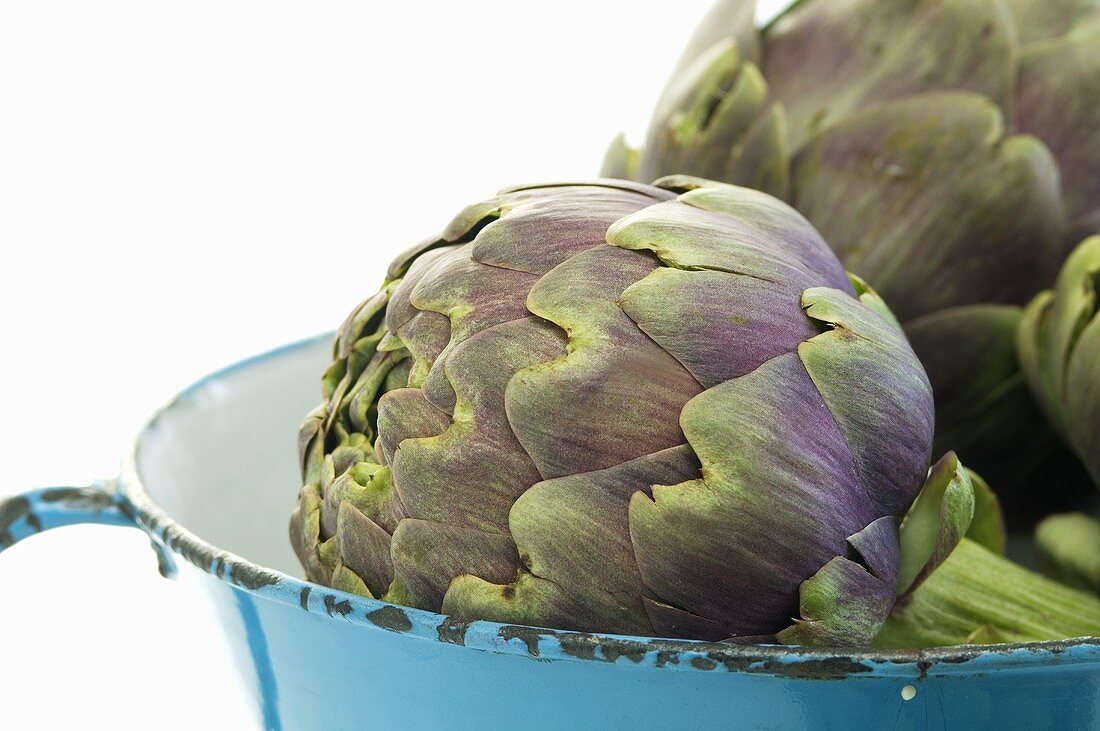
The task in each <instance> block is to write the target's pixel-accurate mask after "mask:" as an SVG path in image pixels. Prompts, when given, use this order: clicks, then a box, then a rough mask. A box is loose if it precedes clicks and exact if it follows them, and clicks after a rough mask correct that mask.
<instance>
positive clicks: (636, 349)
mask: <svg viewBox="0 0 1100 731" xmlns="http://www.w3.org/2000/svg"><path fill="white" fill-rule="evenodd" d="M678 193H679V194H678ZM853 281H855V285H853ZM323 392H324V402H323V403H322V404H321V406H320V407H319V408H318V409H316V410H315V411H314V412H313V413H312V414H310V415H309V417H308V418H307V420H306V421H305V423H304V425H303V427H302V431H301V441H300V445H301V457H302V468H303V474H304V478H305V483H306V484H305V487H304V488H303V489H302V492H301V497H300V502H299V505H298V507H297V509H296V510H295V512H294V515H293V518H292V521H291V536H292V540H293V543H294V547H295V550H296V552H297V554H298V556H299V558H300V559H301V561H302V563H303V565H304V566H305V567H306V572H307V574H308V577H309V578H310V579H311V580H313V581H316V582H319V583H322V584H327V585H330V586H333V587H336V588H340V589H344V590H347V591H352V592H356V593H359V594H363V595H367V596H372V597H375V598H381V599H385V600H388V601H393V602H397V603H400V604H405V605H410V606H415V607H420V608H423V609H428V610H432V611H436V612H444V613H447V614H449V615H453V616H456V617H459V618H464V619H475V618H483V619H490V620H497V621H502V622H510V623H521V624H531V625H541V626H550V627H557V628H565V629H576V630H586V631H602V632H619V633H630V634H637V635H660V636H674V637H693V638H707V639H725V638H740V639H741V640H743V641H751V640H760V639H769V640H772V639H774V638H776V637H778V638H779V639H780V640H781V641H785V642H792V643H805V644H813V643H866V642H869V641H870V640H871V639H872V638H873V637H874V635H875V633H876V632H877V630H878V628H879V627H880V626H881V624H882V622H883V621H884V620H885V618H886V616H887V614H888V612H889V611H890V609H891V607H892V605H893V602H894V594H895V589H896V586H897V581H898V561H899V559H898V550H899V549H898V534H897V522H898V518H899V517H900V516H901V515H903V514H904V513H905V511H906V509H907V508H908V506H909V505H910V503H911V502H912V501H913V499H914V497H915V495H916V494H917V491H918V489H919V488H920V486H921V483H922V481H923V480H924V477H925V473H926V469H927V466H928V460H929V455H930V450H931V439H932V418H933V415H932V398H931V392H930V387H929V384H928V381H927V378H926V377H925V374H924V371H923V369H922V368H921V366H920V364H919V362H918V361H917V359H916V357H915V355H914V354H913V352H912V350H911V349H910V347H909V344H908V342H907V341H906V339H905V337H904V336H903V335H902V333H901V332H900V330H899V328H898V327H897V325H896V322H895V321H894V320H893V318H892V316H891V315H890V313H889V311H888V310H887V309H886V308H885V306H884V305H883V304H882V302H881V300H879V299H878V298H877V296H876V295H874V294H873V293H872V292H870V291H869V290H867V289H866V288H865V287H864V286H863V285H862V284H861V283H860V282H859V280H850V279H849V276H848V275H846V274H845V272H844V270H843V268H842V267H841V265H840V263H839V262H838V261H837V259H836V257H835V256H834V255H833V253H832V252H831V251H830V250H829V248H828V246H827V245H826V244H825V242H824V241H822V239H821V237H820V236H819V235H818V234H817V232H816V231H815V230H814V229H813V228H812V227H811V226H810V224H809V223H807V221H806V220H805V219H804V218H802V216H800V215H799V214H798V213H796V212H795V211H794V210H792V209H791V208H789V207H788V206H786V205H785V204H783V203H781V202H780V201H778V200H776V199H774V198H771V197H770V196H767V195H765V194H762V193H759V192H755V191H751V190H748V189H744V188H738V187H734V186H729V185H723V184H717V183H710V182H707V181H700V180H695V179H687V178H678V179H672V180H669V181H665V182H664V184H661V185H658V186H656V187H654V186H649V185H640V184H632V183H627V182H621V181H602V182H595V183H568V184H557V185H542V186H529V187H521V188H514V189H509V190H506V191H504V192H503V193H501V194H500V195H499V196H498V197H496V198H493V199H491V200H488V201H485V202H483V203H478V204H475V205H473V206H470V207H468V208H467V209H465V210H464V211H463V212H462V213H460V214H459V215H458V217H457V218H455V219H454V221H452V222H451V224H450V225H449V226H448V227H447V228H446V230H445V231H444V232H443V234H442V235H441V236H439V237H437V238H432V239H429V240H428V241H427V242H425V243H424V244H422V245H420V246H417V247H415V248H414V249H412V250H411V251H409V252H408V253H406V254H404V255H402V256H401V257H399V258H398V259H397V260H396V261H395V262H394V263H393V264H392V265H391V267H390V270H389V278H388V280H387V282H386V284H385V285H384V286H383V288H382V290H381V291H380V292H379V293H378V294H376V295H375V296H373V297H372V298H370V299H369V300H367V301H366V302H364V303H363V304H362V305H360V306H359V307H358V308H357V309H356V310H355V311H354V312H353V313H352V315H351V316H350V318H349V319H348V320H347V322H346V323H345V324H344V326H343V327H342V328H341V330H340V332H339V335H338V338H337V342H336V347H335V362H334V364H333V365H332V367H331V368H330V369H329V371H328V372H327V373H326V375H325V377H324V379H323Z"/></svg>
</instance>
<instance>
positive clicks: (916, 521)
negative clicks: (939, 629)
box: [897, 452, 975, 599]
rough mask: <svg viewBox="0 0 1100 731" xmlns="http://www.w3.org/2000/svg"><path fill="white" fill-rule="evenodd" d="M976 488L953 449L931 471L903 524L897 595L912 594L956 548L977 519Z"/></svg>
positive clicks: (899, 534)
mask: <svg viewBox="0 0 1100 731" xmlns="http://www.w3.org/2000/svg"><path fill="white" fill-rule="evenodd" d="M974 503H975V500H974V487H973V484H972V483H971V480H970V474H969V473H968V472H967V471H966V470H965V469H964V468H963V466H962V464H960V463H959V459H958V457H956V456H955V453H954V452H948V453H947V454H946V455H944V456H943V458H941V459H940V461H939V462H937V463H936V464H935V465H933V466H932V468H931V469H930V470H929V473H928V479H927V480H925V482H924V486H923V487H922V488H921V491H920V493H919V494H918V495H917V499H916V500H915V501H914V502H913V505H912V507H911V508H909V512H908V513H907V514H906V516H905V519H904V520H903V521H902V523H901V529H900V530H899V533H898V540H899V543H900V545H901V566H900V569H899V572H898V588H897V593H898V597H899V598H902V599H904V598H905V597H906V596H908V595H909V594H911V593H912V592H913V591H914V590H915V589H916V588H917V587H918V586H920V585H921V583H922V582H923V581H924V580H925V579H926V578H928V576H929V575H930V574H931V573H932V572H933V571H935V570H936V568H937V567H939V565H940V564H942V563H943V562H944V560H945V559H946V558H947V557H948V555H950V553H951V552H952V551H953V550H955V546H957V545H958V544H959V541H960V540H962V538H963V536H965V535H966V532H967V530H968V529H969V528H970V523H971V521H972V520H973V519H974Z"/></svg>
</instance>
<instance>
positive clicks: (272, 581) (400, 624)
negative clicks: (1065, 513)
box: [115, 333, 1100, 679]
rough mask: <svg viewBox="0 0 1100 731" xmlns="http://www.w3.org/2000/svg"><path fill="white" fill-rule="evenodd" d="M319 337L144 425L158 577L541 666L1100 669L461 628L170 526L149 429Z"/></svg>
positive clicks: (1042, 651) (1000, 655)
mask: <svg viewBox="0 0 1100 731" xmlns="http://www.w3.org/2000/svg"><path fill="white" fill-rule="evenodd" d="M333 337H334V334H333V333H325V334H323V335H318V336H315V337H312V338H307V339H305V340H300V341H298V342H295V343H291V344H288V345H284V346H282V347H279V348H276V349H274V350H271V351H268V352H266V353H262V354H260V355H256V356H253V357H251V358H247V359H245V360H243V361H240V362H237V363H235V364H233V365H230V366H228V367H226V368H223V369H221V370H218V371H216V372H214V373H212V374H210V375H208V376H206V377H204V378H202V379H200V380H198V381H196V382H195V383H194V384H192V385H191V386H189V387H188V388H186V389H184V390H183V391H181V392H180V393H179V394H177V395H176V396H175V397H174V398H172V400H170V401H169V402H168V403H167V404H165V405H164V406H162V407H161V408H160V409H158V410H157V411H156V412H155V413H154V414H153V415H152V416H151V417H150V418H149V420H148V421H147V422H146V423H145V425H144V426H143V427H142V429H141V431H140V432H139V434H138V437H137V439H135V440H134V443H133V446H132V448H131V450H130V452H129V454H128V455H127V457H126V459H125V460H124V462H123V466H122V471H121V474H120V476H119V478H118V485H117V488H118V490H117V493H116V494H115V499H116V500H117V501H118V504H119V509H120V510H121V511H122V512H123V513H124V514H127V515H128V516H129V517H132V518H133V520H134V521H135V522H136V523H137V524H138V525H139V526H140V527H141V528H142V529H143V530H144V531H145V532H146V533H148V534H149V535H150V536H151V537H152V539H153V541H154V546H155V547H156V548H157V549H158V553H159V554H160V558H161V566H162V571H163V570H166V569H165V567H166V566H169V565H170V564H171V561H170V560H169V554H174V555H175V556H178V557H179V558H183V559H185V560H186V561H188V562H189V563H191V564H193V565H194V566H196V567H198V568H199V569H201V570H202V571H204V572H206V573H208V574H211V575H212V576H214V577H216V578H217V579H219V580H222V581H225V582H228V583H229V584H231V585H233V586H234V587H237V588H238V589H240V590H243V591H247V592H248V593H250V594H253V595H255V596H258V597H261V598H263V599H266V600H269V601H274V602H278V603H281V604H285V605H287V606H288V607H294V608H297V609H299V610H301V611H305V612H309V613H311V614H314V615H319V616H321V617H324V618H327V619H329V620H331V621H339V622H346V623H349V624H353V625H359V626H361V627H362V628H363V631H365V632H371V631H377V632H394V633H400V634H403V635H406V636H408V637H409V638H410V639H417V640H427V641H434V642H443V643H447V644H451V645H459V646H463V647H466V648H469V649H471V650H478V651H483V652H493V653H501V654H508V655H522V656H527V657H532V658H538V659H542V660H571V661H581V660H597V661H601V662H605V663H616V662H619V661H620V660H621V659H622V658H626V660H627V662H625V663H624V664H626V665H636V666H649V667H659V668H674V669H677V670H687V671H711V670H715V669H717V668H725V669H726V670H729V671H738V672H749V673H763V674H768V675H777V676H784V677H794V678H803V679H839V678H845V677H849V676H853V675H854V676H859V675H863V676H867V675H890V676H899V677H913V676H914V675H917V676H919V677H924V676H926V675H928V674H935V675H950V674H959V673H963V672H966V673H972V672H974V671H975V670H978V669H979V668H980V669H981V671H983V672H984V671H989V670H996V669H998V668H1000V667H1004V668H1007V667H1009V666H1011V667H1012V668H1014V669H1019V668H1021V667H1023V666H1032V665H1045V664H1049V663H1051V662H1052V661H1054V660H1055V659H1057V661H1058V662H1059V664H1064V663H1067V662H1069V663H1089V664H1095V665H1097V667H1098V669H1100V638H1097V637H1087V638H1078V639H1072V640H1059V641H1051V642H1034V643H1016V644H1000V645H958V646H952V647H942V648H931V649H926V650H858V649H857V650H853V649H848V648H803V647H795V646H789V645H731V644H725V643H718V642H704V641H700V640H676V639H661V638H652V637H637V636H625V635H603V634H593V633H588V632H575V631H564V630H555V629H548V628H538V627H525V626H519V625H507V624H499V623H496V622H487V621H463V620H458V619H455V618H452V617H447V616H445V615H442V614H436V613H435V612H429V611H426V610H422V609H414V608H411V607H403V606H399V605H396V604H391V603H389V602H384V601H380V600H376V599H369V598H367V597H362V596H357V595H354V594H348V593H346V592H342V591H338V590H335V589H330V588H329V587H326V586H322V585H320V584H314V583H312V582H309V581H305V580H302V579H299V578H295V577H293V576H290V575H288V574H285V573H283V572H281V571H277V570H275V569H270V568H266V567H264V566H260V565H258V564H255V563H253V562H251V561H249V560H248V559H246V558H244V557H242V556H238V555H236V554H233V553H230V552H229V551H225V550H222V549H220V548H218V547H217V546H215V545H213V544H211V543H209V542H207V541H205V540H203V539H202V538H200V537H199V536H197V535H195V534H194V533H192V532H191V531H189V530H188V529H187V528H185V527H184V526H182V525H180V524H179V523H178V522H176V521H175V520H174V519H173V518H172V517H170V516H169V515H168V514H167V513H166V512H165V511H164V510H163V509H162V508H161V507H160V506H159V505H158V504H157V503H156V502H155V501H154V500H153V498H152V497H151V495H150V494H149V492H148V491H147V490H146V489H145V485H144V483H143V481H142V478H141V474H140V471H139V470H138V466H137V465H138V462H137V454H138V450H139V449H140V447H141V444H142V441H143V438H144V436H145V434H146V433H147V432H148V431H149V429H150V428H151V427H152V426H153V425H154V424H156V423H157V421H159V420H160V419H162V418H170V416H171V413H172V411H173V409H174V408H175V407H176V406H177V405H178V404H180V403H182V402H183V401H185V400H187V399H188V398H189V397H190V396H192V395H193V394H194V393H196V392H197V391H199V390H200V389H202V388H204V387H206V386H209V385H210V384H211V383H213V382H216V381H218V380H219V379H221V378H223V377H225V376H227V375H229V374H231V373H234V372H236V371H239V370H243V369H246V368H248V367H249V366H252V365H255V364H256V363H259V362H262V361H267V360H270V359H272V358H276V357H278V356H280V355H283V354H285V353H288V352H293V351H295V350H300V349H303V348H308V347H310V346H313V345H316V344H317V343H319V342H321V341H326V340H329V341H331V340H332V338H333Z"/></svg>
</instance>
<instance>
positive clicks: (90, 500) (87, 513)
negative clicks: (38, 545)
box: [0, 482, 174, 576]
mask: <svg viewBox="0 0 1100 731" xmlns="http://www.w3.org/2000/svg"><path fill="white" fill-rule="evenodd" d="M88 523H92V524H97V523H98V524H100V525H121V526H128V527H131V528H139V529H140V526H139V525H138V523H137V520H136V519H135V518H134V514H133V511H132V510H131V509H130V505H129V503H128V502H127V501H126V500H125V499H124V498H123V497H122V495H121V494H120V493H119V492H118V490H116V489H115V486H114V484H113V483H111V482H106V483H100V484H97V485H90V486H88V487H43V488H39V489H37V490H29V491H27V492H24V493H21V494H18V495H12V496H10V497H6V498H3V499H0V552H2V551H4V550H5V549H7V548H10V547H11V546H13V545H15V544H16V543H18V542H19V541H21V540H23V539H24V538H27V537H29V536H33V535H35V534H36V533H42V532H43V531H48V530H52V529H54V528H63V527H65V526H67V525H79V524H88ZM152 544H153V549H154V550H155V552H156V554H157V566H158V568H159V569H160V573H161V574H162V575H164V576H171V575H172V574H173V573H174V571H173V566H172V563H171V559H170V558H169V557H168V555H167V554H166V552H165V551H164V549H163V547H162V546H161V545H160V544H159V543H157V542H156V541H152Z"/></svg>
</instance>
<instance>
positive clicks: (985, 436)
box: [604, 0, 1100, 498]
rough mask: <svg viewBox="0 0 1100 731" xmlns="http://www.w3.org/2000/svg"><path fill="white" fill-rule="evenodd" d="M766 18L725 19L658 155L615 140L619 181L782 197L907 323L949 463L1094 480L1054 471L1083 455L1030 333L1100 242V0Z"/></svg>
mask: <svg viewBox="0 0 1100 731" xmlns="http://www.w3.org/2000/svg"><path fill="white" fill-rule="evenodd" d="M754 8H755V3H754V2H752V0H723V1H722V2H719V3H718V4H717V5H716V6H715V7H714V9H713V10H712V11H711V12H710V15H708V16H707V18H706V19H705V20H704V21H703V23H702V24H701V26H700V28H699V30H698V31H697V33H696V36H695V38H694V39H693V40H692V41H691V43H690V44H689V47H688V49H687V50H686V52H685V54H684V56H683V58H682V59H681V61H680V63H679V65H678V66H677V68H676V70H675V71H674V73H673V76H672V78H671V80H670V81H669V83H668V85H667V87H666V88H665V91H664V93H663V94H662V97H661V99H660V101H659V102H658V105H657V108H656V110H655V112H654V116H653V119H652V121H651V124H650V129H649V133H648V137H647V139H646V142H645V144H644V146H643V147H642V149H641V150H640V151H631V150H629V149H628V148H627V147H626V146H625V144H624V143H623V141H622V139H621V138H620V139H618V140H616V142H615V143H614V144H613V145H612V149H611V151H610V152H609V155H608V158H607V160H606V161H605V169H604V174H608V175H615V176H619V177H629V178H634V179H637V180H643V181H644V180H649V179H653V178H654V177H658V176H661V175H666V174H670V173H685V174H694V175H703V176H708V177H713V178H716V179H720V180H725V181H728V182H732V183H736V184H740V185H747V186H751V187H757V188H759V189H762V190H765V191H768V192H771V193H773V194H775V195H778V196H780V197H783V198H785V199H786V200H787V201H788V202H790V203H791V204H792V205H793V206H794V207H795V208H796V209H798V210H799V211H800V212H801V213H803V214H804V215H805V216H806V217H807V218H808V219H809V220H810V222H811V223H812V224H814V226H815V227H816V228H817V229H818V230H819V231H820V232H821V234H822V236H823V237H824V238H825V240H826V241H828V242H829V244H830V245H831V246H832V247H833V248H834V250H835V251H836V252H837V254H838V256H839V257H840V259H841V261H842V262H843V263H844V265H845V267H846V268H847V269H849V270H851V271H853V272H855V273H856V274H858V275H860V276H861V277H864V278H865V279H866V280H867V281H869V282H871V283H872V284H873V285H874V287H875V288H876V289H877V290H878V291H879V292H881V293H882V295H883V297H884V298H885V300H886V301H887V302H889V303H890V306H891V308H892V309H893V310H894V312H895V313H896V314H897V315H898V317H899V319H900V320H901V321H902V322H903V324H904V325H905V329H906V331H907V333H909V334H910V336H911V337H912V340H913V345H914V348H915V349H916V351H917V353H918V355H919V356H920V357H921V359H922V361H924V363H925V365H926V368H927V370H928V374H929V378H930V380H931V382H932V385H933V390H934V391H935V392H936V400H937V414H938V418H937V427H936V428H937V439H936V445H935V452H936V453H937V454H940V453H942V452H943V451H944V450H946V449H947V448H954V449H957V450H958V451H959V453H960V454H961V455H962V457H963V459H965V460H966V461H967V463H968V464H971V465H972V466H974V467H975V468H977V469H978V471H980V472H982V473H983V474H984V475H986V477H988V478H989V479H990V480H991V482H992V483H993V484H995V485H996V486H997V487H998V489H999V490H1002V491H1004V492H1005V493H1006V495H1008V496H1011V493H1013V492H1014V491H1017V490H1018V489H1019V488H1023V487H1027V488H1028V489H1029V490H1030V491H1031V492H1032V496H1031V497H1032V498H1034V489H1035V488H1034V486H1035V484H1037V483H1039V484H1063V485H1066V484H1070V483H1079V482H1080V479H1079V477H1077V476H1076V475H1075V473H1074V469H1075V466H1073V465H1067V467H1066V469H1064V470H1061V474H1060V475H1058V476H1057V477H1052V474H1053V473H1054V471H1055V469H1060V465H1061V464H1062V463H1064V462H1068V461H1067V460H1064V459H1062V457H1063V456H1064V455H1065V453H1064V451H1062V449H1061V447H1060V446H1059V445H1058V441H1057V439H1056V438H1055V436H1054V435H1053V433H1052V432H1051V431H1050V430H1049V429H1048V428H1047V427H1046V425H1044V424H1043V421H1042V419H1041V418H1039V415H1038V412H1037V411H1036V409H1035V406H1034V405H1033V403H1032V402H1031V400H1030V398H1029V396H1028V394H1027V390H1026V388H1025V387H1024V385H1023V379H1022V377H1021V376H1020V374H1019V372H1018V370H1017V369H1016V367H1015V364H1014V363H1013V362H1012V357H1011V355H1010V354H1011V350H1012V347H1013V335H1012V333H1013V329H1014V328H1013V327H1012V323H1011V321H1012V320H1013V319H1017V318H1019V316H1020V310H1019V309H1018V306H1019V305H1023V304H1024V303H1026V302H1027V301H1028V300H1029V299H1030V298H1031V297H1032V296H1033V295H1034V294H1035V293H1036V292H1038V291H1039V290H1040V289H1042V288H1044V287H1046V286H1048V285H1049V282H1050V281H1051V280H1052V279H1053V277H1054V275H1055V273H1056V271H1057V268H1058V266H1059V264H1060V263H1061V262H1062V261H1063V259H1064V258H1065V255H1066V254H1067V253H1068V250H1069V247H1071V246H1072V245H1073V244H1074V243H1076V241H1078V240H1080V238H1081V236H1082V235H1083V234H1089V233H1093V232H1096V231H1098V230H1100V175H1097V170H1100V135H1098V134H1096V130H1097V129H1100V2H1097V1H1096V0H1058V1H1057V2H1055V3H1053V5H1052V4H1051V3H1049V2H1043V3H1039V2H1037V0H1007V2H1006V1H1004V0H845V1H844V2H826V0H803V1H801V2H796V3H794V4H793V6H792V7H791V8H790V9H789V10H787V11H786V12H785V13H783V14H782V15H781V16H780V17H779V18H778V19H776V20H775V21H773V22H772V23H770V24H769V25H767V26H766V27H764V28H763V29H761V30H757V29H756V27H755V25H754ZM960 369H962V371H961V372H960ZM1006 414H1009V415H1010V417H1009V418H1007V419H1006V418H1003V417H1004V415H1006ZM959 437H962V438H961V440H960V439H959ZM1022 445H1026V448H1021V446H1022ZM1056 466H1057V467H1056Z"/></svg>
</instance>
